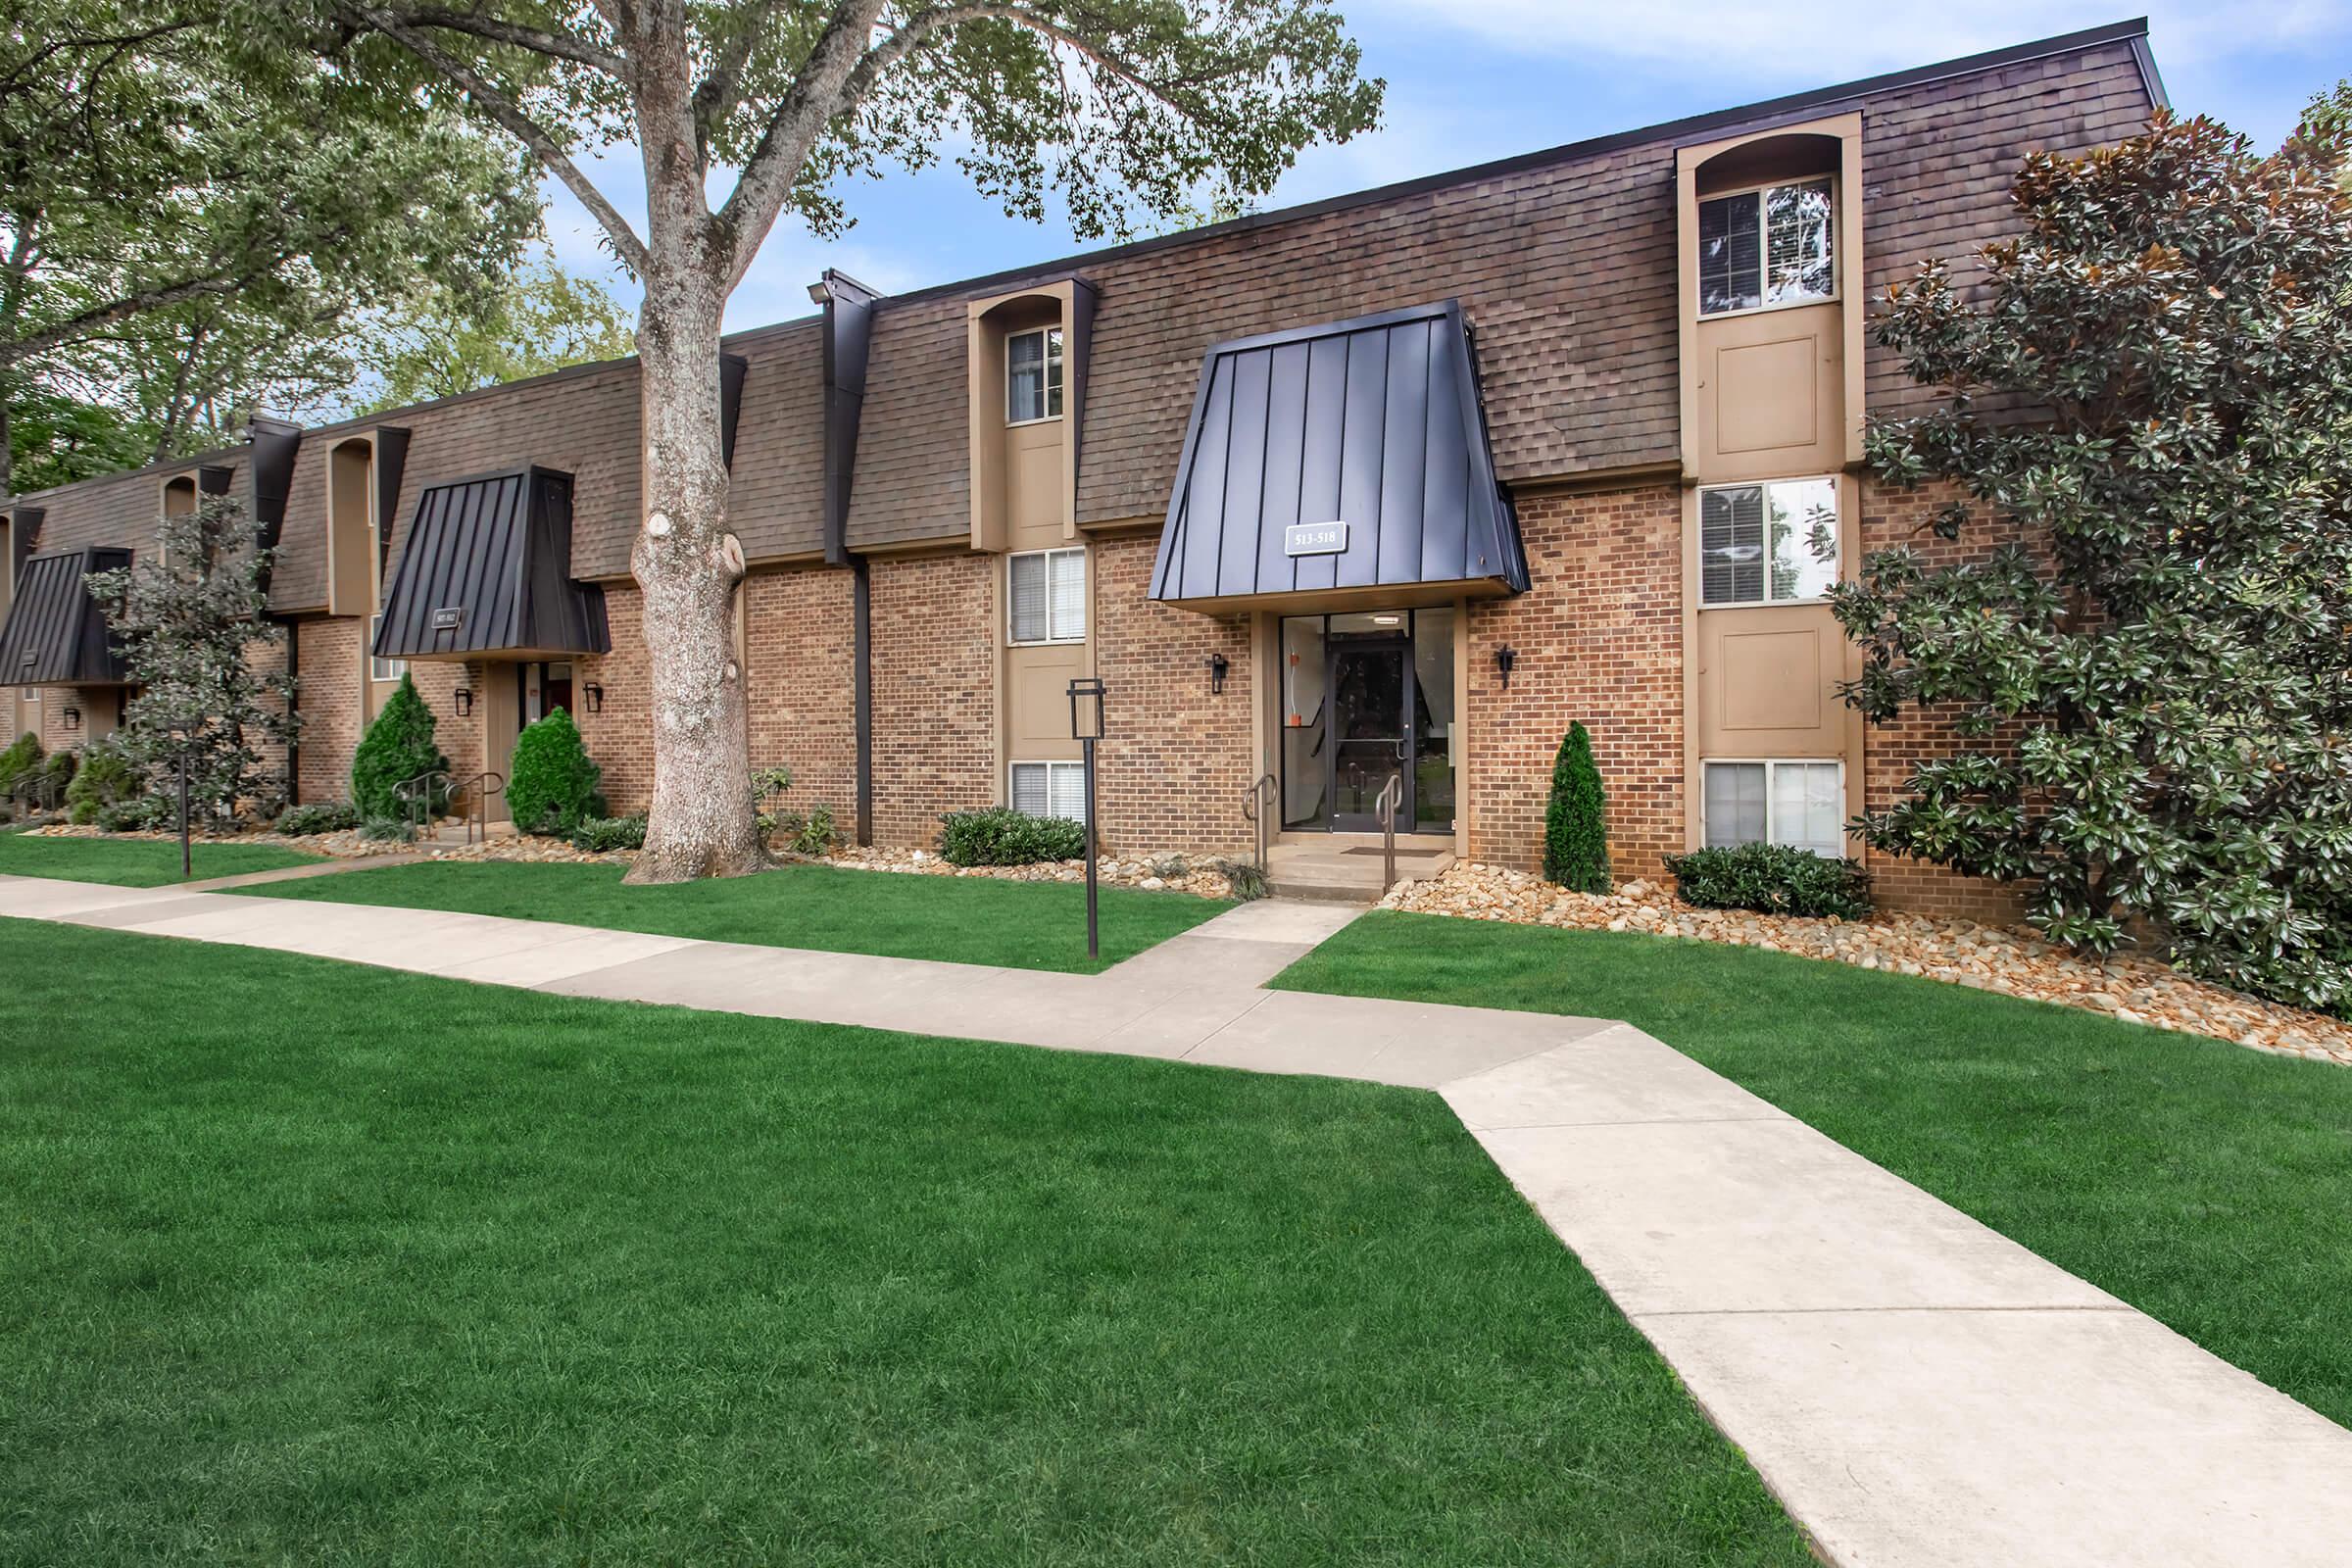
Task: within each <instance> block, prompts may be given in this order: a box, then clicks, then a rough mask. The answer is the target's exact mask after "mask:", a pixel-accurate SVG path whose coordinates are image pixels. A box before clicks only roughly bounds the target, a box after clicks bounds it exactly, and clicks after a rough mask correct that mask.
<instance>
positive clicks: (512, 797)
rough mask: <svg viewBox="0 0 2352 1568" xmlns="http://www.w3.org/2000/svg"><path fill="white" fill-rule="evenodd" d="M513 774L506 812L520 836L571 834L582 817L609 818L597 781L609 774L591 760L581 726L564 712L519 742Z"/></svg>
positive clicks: (532, 729) (528, 729)
mask: <svg viewBox="0 0 2352 1568" xmlns="http://www.w3.org/2000/svg"><path fill="white" fill-rule="evenodd" d="M514 768H515V774H514V776H513V777H512V778H510V779H508V780H507V809H508V810H510V811H511V812H513V813H514V816H515V832H517V833H548V832H554V833H569V832H570V831H571V830H572V829H573V828H575V827H577V826H579V825H580V820H581V819H582V818H583V817H589V816H601V815H603V814H604V807H603V804H602V801H603V798H602V797H601V796H599V795H598V794H597V793H596V781H597V780H598V779H600V778H602V777H603V776H604V769H603V768H601V767H598V766H597V765H596V764H595V763H594V762H591V761H590V760H588V748H587V747H586V746H585V745H583V744H581V741H580V731H579V726H578V725H576V724H574V723H572V721H571V715H570V714H569V713H567V712H565V711H564V710H563V709H561V708H559V709H557V710H556V711H554V712H552V713H550V714H548V715H547V716H546V717H545V718H543V719H541V720H539V721H538V722H537V723H535V724H531V725H528V726H526V727H525V728H524V730H523V732H522V733H521V734H520V735H518V736H516V737H515V762H514Z"/></svg>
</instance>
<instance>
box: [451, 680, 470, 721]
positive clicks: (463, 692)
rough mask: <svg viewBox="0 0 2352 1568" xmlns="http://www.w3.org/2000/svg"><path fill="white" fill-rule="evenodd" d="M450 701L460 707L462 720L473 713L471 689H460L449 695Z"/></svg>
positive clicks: (459, 711)
mask: <svg viewBox="0 0 2352 1568" xmlns="http://www.w3.org/2000/svg"><path fill="white" fill-rule="evenodd" d="M449 700H450V701H451V702H453V703H456V704H457V705H458V716H459V717H460V718H464V717H466V715H467V714H469V713H471V712H472V711H473V691H472V689H471V688H470V687H466V686H461V687H459V688H458V689H457V690H456V691H454V692H451V693H450V694H449Z"/></svg>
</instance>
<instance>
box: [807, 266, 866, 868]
mask: <svg viewBox="0 0 2352 1568" xmlns="http://www.w3.org/2000/svg"><path fill="white" fill-rule="evenodd" d="M809 298H810V299H811V300H814V301H815V302H816V303H817V304H819V305H821V306H823V307H824V309H825V321H824V362H825V363H824V373H825V430H824V442H825V447H824V528H825V564H826V565H828V566H847V567H849V568H850V729H851V733H852V735H853V737H854V741H853V744H854V746H855V748H856V751H857V759H856V760H857V773H858V798H857V810H856V821H855V823H854V825H853V836H854V837H855V838H856V839H857V841H858V843H859V844H860V845H866V844H871V843H873V842H874V642H873V574H872V572H871V571H870V570H869V568H868V567H867V565H866V561H865V557H864V556H862V555H860V554H858V552H856V551H854V550H852V549H851V548H850V485H851V479H852V477H853V476H854V474H855V472H856V469H857V466H858V419H859V417H860V416H861V415H862V414H863V412H864V408H865V363H866V351H867V350H868V349H869V348H870V347H871V346H872V343H873V325H874V302H875V301H876V300H878V299H880V298H881V295H880V294H878V293H876V292H875V291H874V290H872V289H870V288H868V287H866V286H865V285H864V284H863V283H860V282H858V280H857V279H856V278H854V277H852V276H850V275H849V274H848V273H846V272H840V271H836V270H833V269H831V268H827V269H826V270H825V275H824V276H823V277H822V278H820V279H818V280H817V281H816V282H814V283H811V284H810V285H809Z"/></svg>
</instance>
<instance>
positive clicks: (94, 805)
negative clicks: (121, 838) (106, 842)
mask: <svg viewBox="0 0 2352 1568" xmlns="http://www.w3.org/2000/svg"><path fill="white" fill-rule="evenodd" d="M145 787H146V786H145V782H144V781H143V780H142V779H141V778H140V776H139V770H138V769H137V768H135V767H133V766H132V765H131V763H130V760H129V759H128V758H126V757H124V756H123V749H122V748H121V747H120V746H118V745H116V744H115V742H114V741H113V740H111V739H101V740H94V741H92V742H90V743H89V744H88V745H87V746H84V747H83V748H82V749H81V768H80V771H78V772H76V773H75V774H74V775H73V783H71V784H69V785H67V786H66V816H67V818H68V819H69V820H70V821H73V823H75V824H77V825H79V826H84V827H86V826H88V825H89V824H90V823H93V822H95V823H97V824H98V825H99V826H101V827H105V826H106V825H107V824H106V820H105V818H104V816H103V815H102V813H103V812H105V811H107V810H109V809H113V808H115V807H119V806H122V805H123V804H124V803H126V802H130V801H135V800H136V799H137V798H138V797H139V796H140V795H141V794H142V793H144V791H145ZM109 831H112V830H111V829H110V830H109Z"/></svg>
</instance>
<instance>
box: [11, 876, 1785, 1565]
mask: <svg viewBox="0 0 2352 1568" xmlns="http://www.w3.org/2000/svg"><path fill="white" fill-rule="evenodd" d="M869 880H872V881H877V882H880V881H886V880H889V879H887V878H883V877H871V878H869ZM0 945H4V946H5V948H6V951H7V953H8V955H9V957H10V960H11V961H10V963H9V972H10V981H9V984H8V986H7V987H5V988H0V1039H5V1040H7V1041H8V1042H9V1045H8V1048H7V1049H6V1050H5V1051H0V1192H5V1193H6V1194H7V1195H8V1201H7V1203H6V1206H5V1209H4V1210H0V1212H4V1213H5V1216H6V1217H5V1228H4V1229H0V1562H12V1563H13V1562H24V1563H36V1562H38V1563H73V1564H76V1565H82V1568H103V1565H109V1564H130V1563H142V1564H144V1563H155V1562H168V1561H179V1560H195V1559H203V1560H206V1561H238V1562H282V1563H302V1564H306V1565H307V1564H341V1563H352V1564H358V1563H366V1564H371V1565H373V1564H405V1563H416V1564H433V1565H443V1564H453V1563H500V1564H505V1563H514V1562H554V1561H564V1562H582V1563H586V1562H610V1563H654V1562H674V1563H695V1564H711V1563H736V1562H740V1563H771V1562H792V1563H794V1564H796V1565H828V1564H850V1563H859V1564H864V1563H893V1564H938V1565H951V1564H952V1565H957V1568H961V1565H971V1564H979V1565H985V1564H999V1563H1003V1564H1016V1563H1017V1564H1021V1565H1024V1568H1042V1565H1058V1564H1073V1565H1075V1564H1100V1563H1117V1564H1145V1565H1160V1564H1164V1565H1170V1568H1178V1565H1182V1568H1190V1565H1196V1564H1202V1563H1249V1564H1257V1565H1266V1564H1323V1563H1329V1564H1335V1565H1337V1564H1349V1565H1356V1564H1398V1565H1404V1564H1410V1565H1414V1568H1424V1565H1431V1564H1461V1565H1478V1568H1485V1565H1501V1564H1536V1563H1591V1564H1611V1565H1620V1564H1623V1565H1644V1564H1688V1565H1693V1568H1697V1565H1707V1568H1717V1565H1724V1564H1732V1565H1740V1564H1778V1565H1785V1568H1800V1565H1802V1564H1805V1563H1807V1562H1809V1561H1810V1558H1809V1557H1808V1556H1807V1554H1806V1553H1805V1551H1804V1549H1803V1547H1802V1545H1801V1544H1800V1543H1799V1540H1798V1538H1797V1535H1796V1532H1795V1531H1794V1529H1793V1527H1791V1526H1790V1525H1789V1523H1788V1521H1787V1519H1786V1518H1785V1516H1783V1515H1782V1514H1781V1513H1780V1511H1779V1510H1778V1508H1777V1507H1776V1506H1775V1505H1774V1504H1773V1502H1772V1501H1771V1500H1770V1498H1769V1496H1768V1495H1766V1493H1765V1491H1764V1489H1763V1487H1762V1485H1761V1483H1759V1482H1758V1480H1757V1479H1756V1477H1755V1475H1754V1473H1753V1472H1752V1471H1751V1470H1750V1469H1749V1468H1748V1467H1747V1465H1746V1464H1745V1463H1744V1462H1743V1461H1742V1460H1741V1459H1740V1456H1739V1455H1738V1454H1737V1453H1736V1452H1735V1451H1734V1450H1733V1449H1732V1448H1731V1447H1730V1446H1728V1445H1727V1444H1725V1443H1724V1442H1723V1441H1722V1440H1721V1439H1720V1438H1719V1437H1718V1436H1717V1435H1716V1434H1715V1433H1714V1431H1713V1429H1712V1428H1710V1427H1709V1426H1707V1424H1706V1423H1705V1421H1704V1420H1703V1419H1702V1418H1701V1417H1700V1416H1699V1415H1698V1413H1697V1411H1696V1410H1695V1409H1694V1408H1693V1407H1692V1406H1691V1403H1690V1401H1689V1399H1688V1397H1686V1396H1685V1395H1684V1393H1683V1392H1682V1390H1681V1387H1680V1386H1679V1385H1678V1384H1677V1383H1676V1382H1675V1380H1674V1378H1673V1376H1672V1375H1671V1374H1670V1373H1669V1372H1668V1371H1667V1369H1666V1368H1665V1366H1664V1365H1663V1364H1662V1363H1661V1362H1660V1361H1659V1360H1658V1359H1657V1357H1656V1356H1655V1355H1654V1354H1653V1353H1652V1352H1651V1351H1650V1350H1649V1348H1647V1346H1646V1344H1645V1343H1644V1342H1643V1341H1642V1339H1641V1337H1640V1336H1639V1335H1638V1334H1637V1333H1635V1332H1634V1330H1633V1329H1632V1328H1631V1327H1630V1326H1629V1325H1628V1324H1627V1323H1626V1322H1625V1321H1624V1319H1623V1318H1622V1317H1620V1316H1619V1315H1618V1313H1617V1312H1616V1311H1615V1309H1614V1308H1612V1307H1611V1306H1610V1304H1609V1303H1608V1301H1607V1300H1606V1299H1605V1298H1604V1297H1603V1296H1602V1295H1601V1294H1600V1292H1599V1291H1598V1289H1597V1288H1596V1287H1595V1286H1594V1285H1593V1281H1592V1279H1591V1277H1590V1276H1589V1275H1587V1274H1586V1273H1585V1271H1584V1270H1583V1269H1582V1268H1581V1267H1580V1266H1579V1265H1578V1264H1577V1262H1576V1260H1575V1258H1574V1257H1573V1255H1572V1254H1570V1253H1569V1252H1568V1251H1566V1250H1564V1249H1562V1248H1561V1247H1560V1246H1559V1245H1558V1244H1557V1242H1556V1241H1554V1240H1553V1238H1552V1237H1551V1235H1550V1234H1549V1233H1548V1232H1547V1231H1546V1230H1545V1229H1544V1226H1543V1224H1542V1223H1541V1222H1540V1221H1539V1220H1538V1219H1537V1217H1536V1216H1535V1215H1534V1214H1533V1213H1532V1212H1531V1211H1530V1210H1529V1209H1528V1208H1527V1207H1526V1205H1525V1204H1524V1203H1522V1202H1521V1201H1519V1199H1518V1198H1517V1196H1516V1195H1515V1194H1514V1193H1513V1192H1512V1191H1511V1189H1510V1187H1509V1185H1508V1183H1507V1182H1505V1181H1504V1179H1503V1178H1502V1176H1501V1175H1500V1174H1499V1173H1498V1172H1497V1171H1496V1170H1495V1168H1494V1166H1493V1165H1492V1164H1491V1163H1490V1162H1489V1161H1488V1159H1487V1158H1486V1156H1485V1155H1484V1154H1483V1153H1482V1152H1480V1150H1479V1148H1478V1146H1477V1145H1476V1144H1475V1143H1474V1142H1473V1141H1472V1140H1471V1139H1470V1138H1469V1137H1468V1136H1467V1135H1466V1134H1465V1133H1464V1132H1463V1131H1462V1130H1461V1128H1460V1127H1459V1126H1458V1125H1457V1124H1456V1123H1455V1121H1454V1119H1453V1118H1452V1117H1451V1116H1450V1115H1449V1114H1448V1113H1447V1111H1446V1107H1445V1106H1444V1105H1443V1104H1442V1103H1440V1102H1439V1101H1438V1100H1437V1099H1436V1098H1435V1097H1433V1096H1430V1095H1426V1094H1419V1093H1414V1092H1410V1091H1402V1090H1392V1089H1385V1088H1381V1087H1378V1086H1375V1085H1369V1084H1355V1083H1344V1082H1338V1081H1334V1080H1328V1079H1315V1078H1282V1077H1270V1076H1260V1075H1257V1074H1251V1073H1240V1072H1222V1071H1217V1070H1214V1069H1203V1068H1193V1067H1185V1066H1181V1065H1177V1064H1173V1063H1165V1062H1158V1061H1151V1060H1142V1059H1134V1058H1125V1057H1109V1056H1091V1055H1083V1054H1072V1053H1062V1052H1047V1051H1032V1050H1025V1049H1021V1048H1018V1047H997V1046H981V1045H972V1044H969V1043H957V1042H951V1041H942V1040H931V1039H923V1038H918V1037H912V1036H904V1035H890V1034H879V1033H870V1032H864V1031H857V1030H848V1029H837V1028H828V1027H823V1026H817V1025H801V1024H791V1023H783V1022H777V1021H772V1020H764V1019H752V1018H743V1017H737V1016H732V1015H728V1014H714V1013H696V1012H688V1011H684V1010H679V1009H672V1008H661V1007H645V1006H636V1005H626V1004H615V1003H601V1002H587V1001H580V1000H575V999H569V998H559V997H552V996H546V995H542V994H538V993H532V992H521V991H510V990H505V989H500V988H494V987H487V986H469V985H464V984H460V983H457V982H452V981H441V980H434V979H429V978H425V977H420V976H415V975H407V974H401V973H397V972H393V971H387V970H376V969H368V968H364V967H359V966H351V965H342V964H334V963H329V962H326V961H323V960H319V959H310V958H299V957H291V956H282V955H275V954H269V953H263V952H258V951H250V950H245V949H238V948H224V947H206V946H199V945H196V944H193V943H177V942H172V941H169V940H166V939H158V938H146V937H135V936H126V935H123V934H121V933H115V932H102V931H89V930H80V929H74V928H69V927H57V926H47V925H40V924H34V923H29V922H5V921H0ZM94 997H96V998H108V999H112V1000H111V1002H109V1003H108V1005H102V1006H93V1005H91V999H92V998H94Z"/></svg>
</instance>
